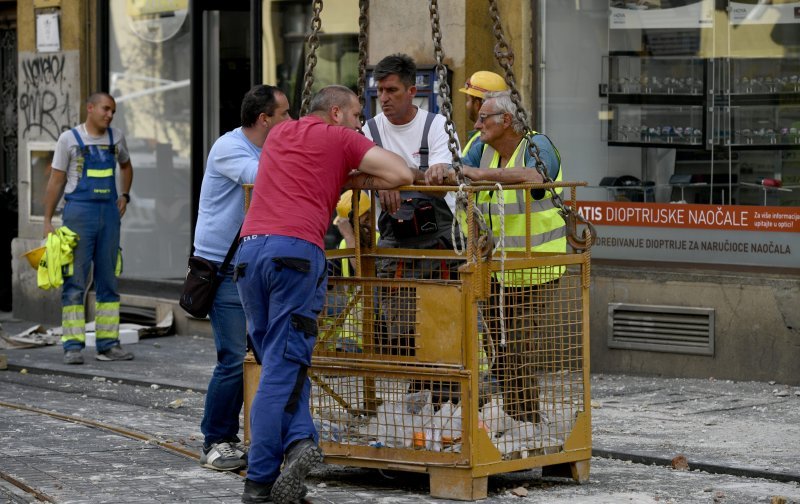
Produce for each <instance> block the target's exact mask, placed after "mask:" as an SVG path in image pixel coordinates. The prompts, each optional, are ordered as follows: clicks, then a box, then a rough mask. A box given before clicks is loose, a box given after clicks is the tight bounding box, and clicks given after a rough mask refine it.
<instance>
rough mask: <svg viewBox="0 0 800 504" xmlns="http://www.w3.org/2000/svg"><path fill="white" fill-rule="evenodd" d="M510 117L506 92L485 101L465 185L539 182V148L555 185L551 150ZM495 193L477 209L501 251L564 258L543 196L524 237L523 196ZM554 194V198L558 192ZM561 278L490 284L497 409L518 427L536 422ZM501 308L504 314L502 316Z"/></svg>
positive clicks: (543, 272) (435, 170) (556, 158)
mask: <svg viewBox="0 0 800 504" xmlns="http://www.w3.org/2000/svg"><path fill="white" fill-rule="evenodd" d="M516 112H517V107H516V105H514V102H513V101H512V100H511V96H510V93H509V92H508V91H503V92H498V93H486V95H485V101H484V103H483V105H482V106H481V108H480V112H479V113H478V117H477V121H476V122H475V129H477V130H478V131H480V140H479V141H477V142H475V143H474V144H473V145H472V147H471V148H470V149H469V152H468V153H467V155H466V156H465V158H464V163H465V165H467V166H465V167H464V169H463V172H464V175H465V176H466V177H467V178H469V179H471V180H473V181H477V180H482V181H491V182H499V183H500V184H519V183H541V182H543V177H542V175H541V174H540V173H539V171H538V170H536V169H535V167H536V163H537V159H536V157H535V156H533V155H532V154H531V153H530V152H529V149H528V142H529V141H530V142H533V143H534V144H535V145H536V146H537V147H538V155H539V159H540V160H541V162H542V164H543V165H544V166H543V168H544V169H545V170H547V173H548V175H549V177H550V178H551V179H552V180H554V181H560V180H562V176H563V172H562V170H561V156H560V155H559V153H558V150H557V149H556V148H555V146H554V145H553V143H552V142H551V141H550V139H549V138H547V136H545V135H543V134H541V133H537V132H532V134H531V135H530V136H526V135H525V125H524V124H523V123H522V122H521V121H520V120H519V119H518V118H517V116H516ZM425 179H426V182H427V183H428V184H431V185H439V184H442V183H455V182H456V181H455V176H454V173H453V170H452V168H449V169H446V168H441V167H433V166H432V167H431V169H429V170H428V172H427V173H426V174H425ZM500 192H501V191H483V192H481V193H480V194H479V195H478V204H479V205H480V207H481V210H482V212H483V215H484V217H485V218H486V221H487V224H488V225H489V226H490V227H491V229H492V232H493V235H494V237H495V238H496V239H497V238H499V237H500V236H501V232H502V233H503V235H504V236H503V242H504V248H505V250H506V251H524V250H526V248H527V247H530V249H531V250H532V251H533V252H535V253H538V252H545V253H562V254H563V253H565V252H566V249H567V241H566V226H565V223H564V220H563V219H562V218H561V216H560V215H559V213H558V208H557V207H556V206H555V205H554V204H553V200H552V197H551V194H550V192H549V191H545V190H544V189H534V190H531V191H530V195H531V198H532V200H533V201H532V202H531V218H530V220H529V222H530V224H531V229H530V230H526V225H527V223H526V213H527V212H528V207H527V204H526V195H525V191H524V190H507V189H504V190H503V191H502V200H500V198H499V196H501V194H499V193H500ZM556 192H559V193H560V192H561V189H560V188H559V189H556ZM500 201H502V205H501V204H500ZM526 231H527V232H526ZM526 242H527V243H526ZM563 274H564V267H563V266H549V267H537V268H527V269H522V270H512V271H506V272H505V273H504V274H502V275H500V274H498V275H496V276H495V278H494V279H493V281H492V287H491V296H490V299H489V302H488V304H487V306H486V313H485V317H484V320H485V321H486V325H487V330H488V332H489V333H490V334H491V335H492V338H491V341H492V342H493V345H494V346H495V348H493V349H491V350H493V351H491V352H489V351H487V354H489V355H495V359H494V362H493V365H492V369H491V372H492V375H493V377H494V378H495V379H497V381H498V384H499V385H500V388H501V389H502V391H503V404H504V409H505V411H506V413H508V414H509V415H511V416H512V417H513V418H514V419H516V420H519V421H530V422H538V421H539V419H540V410H539V387H538V380H537V371H538V370H537V369H536V363H535V362H534V360H535V359H534V358H533V357H535V355H536V349H537V348H538V347H539V346H540V344H541V340H542V338H541V337H540V336H541V334H542V333H543V332H544V331H546V330H547V329H543V326H545V324H543V323H542V319H543V316H544V313H545V310H544V305H545V304H546V297H547V295H548V293H549V292H552V291H553V290H554V289H555V288H556V286H557V284H558V282H559V279H560V278H561V276H562V275H563ZM501 292H502V295H501ZM501 296H502V301H503V303H502V304H501V302H500V301H501V299H500V298H501ZM501 306H505V307H506V309H505V310H504V311H503V313H501V311H500V307H501ZM501 320H504V323H505V329H506V331H505V334H501V330H500V325H501V324H500V321H501ZM528 321H532V323H527V322H528ZM487 350H489V349H488V348H487Z"/></svg>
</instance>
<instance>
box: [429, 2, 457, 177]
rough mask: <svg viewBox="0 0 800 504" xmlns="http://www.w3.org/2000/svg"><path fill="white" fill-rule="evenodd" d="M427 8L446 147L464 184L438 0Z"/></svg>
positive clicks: (430, 3)
mask: <svg viewBox="0 0 800 504" xmlns="http://www.w3.org/2000/svg"><path fill="white" fill-rule="evenodd" d="M428 9H429V10H430V14H431V30H432V35H433V52H434V55H435V56H436V73H437V75H438V78H439V96H441V98H442V107H441V109H442V115H444V118H445V126H444V128H445V130H446V131H447V148H448V149H449V150H450V154H451V155H452V156H453V169H454V170H455V172H456V181H457V182H458V184H459V185H460V184H465V183H466V180H465V179H464V172H463V171H462V170H461V155H460V154H459V152H458V141H457V140H456V127H455V125H454V124H453V104H452V102H451V101H450V85H449V84H448V83H447V69H446V68H445V66H444V51H443V50H442V30H441V28H440V27H439V2H438V0H429V4H428Z"/></svg>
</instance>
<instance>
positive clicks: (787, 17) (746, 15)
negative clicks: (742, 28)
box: [730, 2, 800, 25]
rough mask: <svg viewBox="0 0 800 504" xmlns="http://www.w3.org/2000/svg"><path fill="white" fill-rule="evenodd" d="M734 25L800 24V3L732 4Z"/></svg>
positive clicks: (731, 17)
mask: <svg viewBox="0 0 800 504" xmlns="http://www.w3.org/2000/svg"><path fill="white" fill-rule="evenodd" d="M730 22H731V24H732V25H745V24H768V25H773V24H794V23H800V2H789V3H783V4H773V3H770V4H767V3H762V2H759V3H758V4H756V5H753V4H750V3H742V2H731V3H730Z"/></svg>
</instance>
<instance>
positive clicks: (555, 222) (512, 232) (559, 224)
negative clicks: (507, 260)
mask: <svg viewBox="0 0 800 504" xmlns="http://www.w3.org/2000/svg"><path fill="white" fill-rule="evenodd" d="M534 134H535V132H534ZM527 147H528V146H527V141H526V139H524V138H523V139H522V140H521V141H520V143H519V145H517V148H516V150H515V151H514V153H513V155H512V156H511V159H510V160H509V162H508V163H507V164H506V168H511V169H533V168H525V152H526V150H527ZM499 164H500V154H499V153H498V152H497V151H495V150H494V149H493V148H492V147H491V146H489V145H488V144H487V145H485V146H484V150H483V154H482V156H481V163H480V167H481V168H497V167H498V165H499ZM561 180H562V170H561V167H560V166H559V170H558V175H557V176H556V178H555V180H554V181H555V182H560V181H561ZM561 192H562V188H560V187H558V188H556V193H558V194H560V193H561ZM478 203H479V204H480V206H481V211H482V212H483V214H484V216H485V217H486V220H487V222H488V224H489V226H491V228H492V232H493V233H494V236H495V239H498V238H499V237H500V213H501V212H500V210H501V208H500V205H498V203H497V195H496V194H494V192H489V191H483V192H481V193H480V194H479V196H478ZM502 210H503V215H504V216H505V238H504V244H505V248H506V250H525V214H526V213H527V209H526V204H525V190H522V189H520V190H504V191H503V208H502ZM530 222H531V227H532V229H531V233H530V247H531V250H532V251H534V252H556V253H565V252H566V250H567V239H566V236H567V230H566V224H565V223H564V219H563V218H562V217H561V215H560V214H559V213H558V208H557V207H556V206H555V205H554V204H553V199H552V197H551V194H550V192H549V191H547V192H546V193H545V197H544V198H543V199H541V200H532V201H531V217H530ZM562 273H563V267H557V268H555V269H554V270H553V271H552V273H551V274H544V275H539V276H538V278H537V281H536V282H535V283H544V282H549V281H551V280H554V279H555V278H558V277H560V276H561V274H562ZM509 278H513V277H511V276H510V275H508V274H507V275H506V281H507V282H508V283H511V284H513V283H515V282H514V281H513V280H511V281H509Z"/></svg>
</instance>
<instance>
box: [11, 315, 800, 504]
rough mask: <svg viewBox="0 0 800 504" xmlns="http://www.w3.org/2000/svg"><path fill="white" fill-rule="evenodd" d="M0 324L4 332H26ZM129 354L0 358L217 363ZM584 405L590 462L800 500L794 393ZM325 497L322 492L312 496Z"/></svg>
mask: <svg viewBox="0 0 800 504" xmlns="http://www.w3.org/2000/svg"><path fill="white" fill-rule="evenodd" d="M0 323H2V325H3V328H4V329H5V330H6V331H7V332H9V333H13V332H14V330H16V329H19V330H21V329H24V328H25V327H29V326H30V325H31V324H29V323H24V322H15V321H13V320H12V321H9V320H6V321H2V320H0ZM127 348H128V349H129V350H131V351H133V352H134V353H135V355H136V359H135V360H133V361H129V362H112V363H109V362H99V361H95V360H94V351H93V350H92V349H87V350H85V358H86V363H85V364H84V365H82V366H67V365H64V364H62V362H61V359H62V351H61V348H60V346H50V347H41V348H32V349H19V350H8V349H7V350H2V351H0V353H5V354H6V355H7V356H8V363H9V369H10V370H12V371H14V370H16V371H19V370H20V369H23V368H24V369H27V370H28V372H29V373H55V374H70V375H84V376H87V377H95V376H101V377H105V378H107V379H113V380H115V381H116V380H122V381H123V382H126V383H131V384H142V385H148V386H149V385H150V384H158V385H160V386H161V387H174V388H179V389H191V390H194V391H202V392H204V391H205V389H206V385H207V383H208V380H209V377H210V376H211V371H212V369H213V364H214V360H215V355H214V344H213V341H212V340H210V339H207V338H198V337H192V336H169V337H161V338H150V339H143V340H141V341H140V342H139V343H138V344H136V345H130V346H128V347H127ZM592 406H593V408H592V422H593V429H592V431H593V447H594V452H595V456H600V457H603V458H615V459H622V460H630V461H634V462H644V463H647V464H656V465H669V464H670V461H671V460H672V459H673V457H676V456H677V455H684V456H685V457H686V459H687V460H688V463H689V466H690V468H692V469H701V470H703V471H705V472H708V473H718V474H728V475H734V476H736V475H738V476H746V477H752V478H766V480H767V481H772V482H790V483H792V486H790V488H795V489H797V492H796V493H795V494H792V495H791V496H790V497H791V498H792V499H794V500H793V502H800V486H798V485H797V483H800V387H789V386H784V385H782V384H778V383H758V382H731V381H718V380H714V379H707V380H700V379H665V378H653V377H636V376H623V375H593V377H592ZM198 422H199V419H198ZM597 460H598V459H594V460H593V461H592V464H593V467H592V470H593V476H592V479H593V480H594V479H595V477H596V476H597V474H598V473H597V472H595V469H596V468H597V469H599V470H600V471H603V470H608V468H607V467H606V466H607V463H606V462H601V463H598V462H597ZM612 465H613V464H612ZM332 490H333V489H332V488H331V489H329V490H324V491H320V494H319V495H318V497H319V496H322V495H323V494H325V492H327V491H332ZM395 495H396V494H395ZM656 500H657V499H656ZM331 502H333V501H331ZM398 502H399V501H398ZM790 502H792V501H790Z"/></svg>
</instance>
